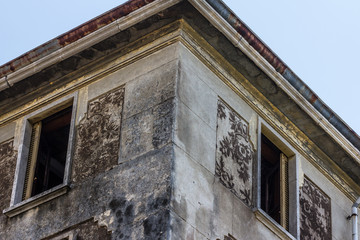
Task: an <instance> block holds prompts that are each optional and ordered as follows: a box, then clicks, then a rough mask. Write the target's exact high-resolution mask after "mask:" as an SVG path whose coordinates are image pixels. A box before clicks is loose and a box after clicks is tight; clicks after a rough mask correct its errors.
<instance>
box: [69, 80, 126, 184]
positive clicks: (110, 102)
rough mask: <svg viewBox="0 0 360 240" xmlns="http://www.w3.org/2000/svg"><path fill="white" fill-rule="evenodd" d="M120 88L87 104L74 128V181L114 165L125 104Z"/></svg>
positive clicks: (117, 153)
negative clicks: (75, 139)
mask: <svg viewBox="0 0 360 240" xmlns="http://www.w3.org/2000/svg"><path fill="white" fill-rule="evenodd" d="M124 92H125V89H124V88H123V87H121V88H117V89H114V90H112V91H110V92H108V93H105V94H103V95H101V96H99V97H98V98H96V99H93V100H91V101H89V103H88V112H87V113H86V116H85V118H83V119H82V121H81V122H80V124H79V126H78V128H77V143H76V150H75V157H74V167H73V168H74V169H73V179H74V181H78V180H80V179H84V178H87V177H89V176H94V175H95V174H97V173H100V172H104V171H105V170H106V169H109V168H111V167H112V166H114V165H116V164H117V160H118V155H119V146H120V126H121V118H122V109H123V103H124Z"/></svg>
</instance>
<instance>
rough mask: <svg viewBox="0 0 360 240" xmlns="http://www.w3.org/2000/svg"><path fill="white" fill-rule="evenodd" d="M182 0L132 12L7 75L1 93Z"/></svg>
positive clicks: (161, 1) (160, 0) (169, 0)
mask: <svg viewBox="0 0 360 240" xmlns="http://www.w3.org/2000/svg"><path fill="white" fill-rule="evenodd" d="M181 1H182V0H158V1H154V2H152V3H149V4H147V5H145V6H143V7H141V8H139V9H138V10H135V11H134V12H131V13H130V14H129V15H127V16H124V17H122V18H120V19H117V20H115V21H114V22H112V23H110V24H108V25H106V26H104V27H102V28H100V29H98V30H96V31H95V32H93V33H91V34H89V35H87V36H85V37H83V38H80V39H79V40H77V41H76V42H73V43H71V44H69V45H67V46H65V47H63V48H60V49H59V50H57V51H55V52H53V53H50V54H49V55H47V56H45V57H43V58H41V59H39V60H37V61H35V62H33V63H31V64H29V65H27V66H25V67H23V68H20V69H19V70H17V71H15V72H13V73H10V74H8V75H6V76H5V77H2V78H0V92H1V91H2V90H4V89H6V88H9V86H10V87H11V86H13V85H14V84H15V83H17V82H19V81H22V80H23V79H25V78H27V77H29V76H31V75H33V74H35V73H38V72H40V71H41V70H43V69H45V68H46V67H49V66H51V65H53V64H56V63H58V62H61V61H63V60H65V59H67V58H68V57H71V56H73V55H74V54H77V53H79V52H81V51H82V50H85V49H86V48H88V47H90V46H93V45H94V44H96V43H99V42H101V41H103V40H105V39H107V38H109V37H111V36H113V35H115V34H116V33H119V32H121V31H123V30H125V29H127V28H129V27H131V26H133V25H135V24H136V23H139V22H140V21H142V20H144V19H146V18H148V17H150V16H152V15H154V14H156V13H158V12H161V11H163V10H165V9H167V8H169V7H171V6H173V5H175V4H177V3H179V2H181Z"/></svg>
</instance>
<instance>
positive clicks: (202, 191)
mask: <svg viewBox="0 0 360 240" xmlns="http://www.w3.org/2000/svg"><path fill="white" fill-rule="evenodd" d="M181 9H182V10H186V11H183V12H184V16H185V18H186V19H187V20H189V22H191V23H192V25H193V26H194V27H195V28H196V30H197V31H198V32H200V33H202V34H204V37H205V38H206V40H208V41H209V42H210V43H211V44H212V45H213V46H214V47H216V48H217V49H218V50H219V51H220V52H221V53H222V54H223V55H224V56H226V57H227V58H228V59H229V61H230V62H231V63H232V64H234V66H236V67H238V68H237V69H238V70H239V71H241V72H242V73H243V74H244V75H245V76H246V77H248V78H251V81H252V82H254V85H256V86H257V87H258V88H259V89H262V90H261V92H263V93H265V94H266V96H271V97H274V98H275V99H274V101H275V103H277V104H280V103H279V102H277V101H280V100H284V98H283V97H284V95H283V93H282V92H281V91H280V90H279V89H278V87H277V86H276V85H274V84H273V83H272V82H271V81H269V79H268V78H266V79H263V77H264V73H262V72H260V71H259V69H258V68H256V67H255V66H254V64H253V63H252V62H251V61H249V59H248V58H246V57H245V56H244V55H243V54H242V53H241V52H239V50H237V49H234V48H233V46H230V45H229V42H228V41H227V40H226V39H225V38H224V37H223V36H222V35H221V34H219V32H217V30H215V28H214V27H212V26H211V25H210V24H208V23H207V22H206V21H205V20H204V19H203V18H201V17H199V16H197V15H198V14H197V12H196V11H194V9H193V8H192V7H190V6H189V4H188V3H184V4H183V5H182V6H181ZM178 10H179V9H175V10H174V8H172V9H170V10H167V11H165V12H163V13H161V14H159V15H156V16H154V17H152V18H151V20H149V21H146V22H145V23H144V24H142V25H141V24H140V25H137V26H136V27H134V28H131V29H130V30H129V31H124V32H123V33H122V34H125V35H121V36H120V35H118V36H117V37H114V38H112V39H110V41H107V42H103V44H99V45H96V46H94V47H93V48H91V49H89V51H87V52H83V53H81V54H82V55H81V59H80V60H81V61H82V62H80V63H79V62H77V61H75V60H76V57H77V56H75V58H73V59H72V60H70V59H69V61H68V62H64V63H63V64H61V65H60V66H58V67H59V70H61V74H68V73H72V71H73V69H74V68H76V67H81V66H83V64H85V62H86V61H87V60H86V59H88V60H89V61H90V60H94V59H96V58H99V59H100V60H101V59H103V58H102V57H103V56H106V55H107V54H108V56H109V59H107V60H106V61H108V64H109V65H106V67H109V68H110V67H112V65H111V63H109V62H111V61H112V60H114V61H115V59H116V61H122V60H123V59H122V56H123V55H124V54H126V53H129V52H130V51H133V50H135V49H137V50H138V49H141V47H143V46H144V45H145V44H146V43H149V42H151V41H152V40H154V39H155V37H153V36H151V37H149V38H148V39H144V42H142V43H137V44H135V46H127V47H124V46H126V43H129V42H132V41H134V40H136V39H139V37H141V36H143V35H144V34H146V33H149V32H151V31H153V30H154V29H157V28H158V27H159V26H161V25H163V24H164V23H167V22H169V21H173V20H174V17H173V16H172V15H171V14H174V13H176V12H177V11H178ZM172 11H174V12H172ZM175 18H178V17H175ZM159 21H160V22H159ZM197 24H199V26H197ZM117 41H118V44H119V45H117V43H116V42H117ZM221 46H224V48H223V49H219V47H221ZM121 47H124V49H122V48H121ZM165 49H167V50H169V51H165ZM118 50H119V51H118ZM112 51H115V52H116V53H117V54H114V55H116V56H114V55H112V54H111V53H112ZM139 51H140V50H139ZM83 58H84V59H83ZM72 61H73V62H72ZM84 61H85V62H84ZM72 63H74V65H73V66H72V65H71V64H72ZM95 63H99V62H94V65H91V64H90V65H88V66H87V67H89V68H86V69H79V71H78V72H76V73H74V74H73V75H72V74H69V75H67V76H66V77H65V78H64V79H63V80H64V82H63V83H64V84H65V83H69V82H70V81H71V79H72V78H76V77H78V76H81V75H82V74H84V73H86V74H88V72H89V71H91V69H92V68H91V67H94V69H98V68H101V67H104V65H101V64H99V65H98V66H97V65H96V64H95ZM142 66H145V67H142ZM57 69H58V68H52V69H48V70H46V72H43V73H42V75H36V76H34V77H33V78H32V79H30V80H31V81H34V82H32V85H31V88H32V89H29V91H34V92H33V93H32V94H33V95H31V94H30V93H29V92H26V93H25V95H24V97H23V98H22V99H20V100H19V102H17V104H19V103H20V102H24V101H28V100H29V101H30V100H34V99H35V98H36V97H38V98H39V99H41V97H42V96H44V95H43V94H42V93H41V94H40V93H39V91H41V90H43V89H44V88H46V86H47V84H48V83H46V84H44V83H40V82H38V83H37V82H35V80H36V79H35V78H36V77H41V79H42V81H43V80H44V79H46V77H49V76H50V77H51V78H49V79H48V81H52V80H57V82H54V86H59V85H61V84H60V81H59V79H60V78H59V73H57V72H56V70H57ZM89 69H90V70H89ZM219 69H221V68H219ZM47 71H50V72H47ZM61 74H60V75H61ZM39 81H40V80H39ZM37 84H39V85H37ZM42 84H44V85H42ZM36 86H41V88H39V90H34V88H35V87H36ZM119 87H122V88H119ZM119 89H124V92H122V90H121V91H120V92H117V91H118V90H119ZM52 90H54V88H49V89H47V91H52ZM79 92H80V94H79V95H80V96H81V97H82V98H83V99H80V100H79V102H78V104H79V105H80V106H78V107H79V108H78V109H81V110H79V112H78V115H79V116H77V134H78V135H77V136H78V137H77V139H76V141H77V142H76V143H75V146H77V150H76V151H78V152H77V153H76V154H75V157H74V159H73V171H74V172H73V174H72V177H73V178H72V183H71V189H70V191H69V192H68V193H67V194H65V195H63V196H61V197H59V198H56V199H54V200H52V201H50V202H47V203H45V204H42V205H40V206H38V207H36V208H33V209H31V210H29V211H27V212H24V213H22V214H20V215H17V216H15V217H13V218H7V217H5V216H4V215H2V216H1V218H0V239H10V240H11V239H41V238H47V239H51V238H53V237H56V236H58V234H59V232H62V231H64V230H65V231H71V230H76V229H78V228H80V230H79V231H80V232H79V234H80V233H81V234H80V235H79V237H82V235H85V234H87V232H88V231H93V230H94V234H95V235H94V238H97V237H101V238H104V239H106V238H108V237H109V235H110V237H111V239H217V238H219V239H224V236H229V234H231V235H232V236H234V238H236V239H248V240H252V239H280V237H279V236H277V235H276V234H275V233H274V232H273V231H271V230H270V227H269V226H267V225H266V224H265V223H262V222H260V221H259V220H258V219H256V217H255V215H254V213H253V211H252V209H251V207H252V206H253V204H254V202H252V201H253V199H248V200H247V204H245V203H244V202H243V201H242V200H241V199H239V194H236V193H234V191H233V192H232V191H231V190H230V189H229V188H226V187H225V186H224V184H223V183H221V182H220V178H219V176H221V174H218V175H216V171H215V170H216V147H217V146H216V143H217V139H216V137H217V136H216V133H217V129H216V124H217V107H218V105H217V103H218V101H219V99H221V101H223V102H225V103H226V104H227V105H228V106H229V109H232V110H233V111H234V112H236V114H237V115H238V116H239V118H241V119H243V120H244V121H245V122H247V123H248V135H247V137H248V139H249V141H251V142H252V143H253V145H254V147H253V149H252V150H253V151H254V153H255V150H256V149H258V146H256V143H257V138H258V131H260V130H259V129H258V125H257V124H258V121H257V118H258V115H257V114H256V112H255V111H254V110H253V109H252V108H251V107H250V106H249V105H248V104H246V103H245V101H244V100H243V99H241V98H240V97H239V96H238V95H237V94H236V93H235V92H234V91H233V90H232V89H230V88H229V87H228V86H227V85H226V84H225V83H224V82H223V81H222V80H221V79H219V78H218V77H217V76H216V75H215V74H214V73H213V72H212V71H211V70H210V69H209V68H208V66H206V65H205V64H204V63H203V62H201V61H200V60H199V59H197V57H196V56H194V55H193V54H192V53H191V52H190V51H188V50H187V49H186V48H185V47H184V45H182V43H176V44H173V45H170V46H167V47H165V48H164V49H163V50H160V51H159V52H156V53H152V54H150V55H147V56H145V57H144V58H142V59H141V60H139V61H138V62H134V63H130V65H127V66H125V67H123V68H122V69H120V70H118V71H115V72H114V73H112V74H109V75H107V76H103V77H99V79H97V80H96V82H93V83H91V84H90V85H85V86H81V88H80V89H79ZM117 93H119V95H118V94H117ZM120 93H121V94H120ZM44 94H45V93H44ZM113 94H114V95H116V96H122V97H119V98H115V99H118V100H116V101H113V100H112V97H111V96H112V95H113ZM107 96H110V99H109V100H106V99H107ZM103 97H104V98H103ZM11 99H12V98H11ZM11 99H9V100H6V101H5V102H8V101H11ZM269 99H270V100H272V98H270V97H269ZM0 101H1V99H0ZM286 101H288V99H286ZM103 102H104V103H105V104H104V105H103ZM88 104H89V105H88ZM98 104H99V105H100V106H102V107H101V108H97V107H96V106H97V105H98ZM15 106H16V104H15V105H14V108H15ZM290 106H292V105H290ZM121 109H122V111H121ZM284 109H285V106H284ZM284 109H282V110H284ZM294 109H296V108H294ZM285 110H286V109H285ZM285 110H284V112H285ZM290 110H291V109H290ZM290 110H287V111H290ZM291 111H292V110H291ZM121 112H122V114H120V113H121ZM85 113H86V115H85ZM93 113H96V114H97V113H101V114H100V115H101V117H100V118H98V116H97V115H96V114H95V115H94V114H93ZM286 113H288V112H286ZM87 116H89V117H90V118H88V117H87ZM292 116H294V115H292ZM299 116H300V117H303V115H302V113H301V114H300V115H299ZM92 118H93V120H92ZM106 119H111V120H112V121H109V122H108V123H109V124H105V125H103V126H102V125H101V124H98V123H99V122H100V123H101V122H103V121H105V120H106ZM105 122H106V121H105ZM110 123H111V124H110ZM109 127H110V131H105V129H106V130H107V129H108V128H109ZM92 129H95V131H90V130H92ZM118 130H120V134H118ZM108 133H111V134H110V135H109V134H108ZM93 134H94V135H93ZM314 135H315V133H314ZM88 139H89V140H93V141H92V143H91V144H88V143H87V140H88ZM81 149H82V151H84V152H83V153H81V154H80V151H81ZM6 152H7V151H6ZM12 154H15V153H11V154H10V155H12ZM85 156H86V157H85ZM116 160H117V161H116ZM0 161H1V159H0ZM303 161H306V160H305V159H303ZM85 162H86V163H87V164H84V163H85ZM306 162H307V161H306ZM307 163H308V162H307ZM308 164H309V163H308ZM11 168H14V166H9V167H8V169H10V172H9V173H5V178H7V179H10V180H7V181H10V182H11V181H12V180H11V179H12V178H13V176H12V175H11V174H12V171H13V170H11ZM249 169H250V167H249ZM304 169H305V168H304ZM306 169H307V170H304V172H305V171H306V175H307V176H309V177H310V178H311V179H312V177H314V178H315V179H317V180H319V182H316V184H317V185H318V186H319V187H320V188H321V189H322V190H324V189H326V188H329V189H331V191H334V194H328V193H327V194H328V195H329V197H330V199H331V201H332V204H331V207H332V210H331V212H332V214H333V215H334V216H333V217H335V218H337V219H338V220H337V221H338V222H335V223H334V221H333V226H332V229H338V228H337V227H334V224H338V226H344V227H346V229H347V230H348V229H349V226H348V225H347V223H348V222H346V220H345V218H344V216H343V215H345V214H346V211H347V210H346V209H347V207H348V206H351V202H350V203H349V201H348V199H347V198H346V197H345V196H344V195H343V194H342V193H341V192H340V191H339V190H338V189H336V187H335V186H334V185H332V184H331V183H329V182H327V180H326V178H325V177H324V176H322V175H321V173H318V172H317V173H316V172H315V171H313V170H311V168H310V167H309V168H306ZM309 169H310V170H309ZM249 172H250V173H251V172H252V171H250V170H249ZM254 172H255V171H254ZM7 174H8V175H7ZM251 174H252V173H251ZM250 179H251V181H248V182H246V184H244V186H246V188H247V189H252V188H251V187H248V186H253V184H254V180H255V179H256V176H254V175H251V176H249V180H250ZM324 179H325V180H324ZM5 180H6V179H5ZM241 180H242V179H238V182H240V181H241ZM324 182H325V183H324ZM239 185H241V184H239ZM5 186H6V185H5V184H4V185H3V186H2V187H4V189H5ZM239 189H240V188H239ZM335 193H336V194H335ZM240 197H241V196H240ZM8 198H9V196H8ZM4 199H5V202H4V203H5V204H4V208H5V207H8V203H9V201H10V200H9V199H6V197H5V198H4ZM338 200H340V201H339V202H337V201H338ZM249 202H252V203H249ZM333 202H337V203H336V204H333ZM334 207H339V209H336V210H334V209H333V208H334ZM49 219H51V222H50V221H49ZM343 232H344V231H341V232H340V230H339V232H338V233H335V234H333V236H332V238H333V239H335V240H340V239H341V233H343ZM108 233H109V235H108ZM225 239H227V238H225Z"/></svg>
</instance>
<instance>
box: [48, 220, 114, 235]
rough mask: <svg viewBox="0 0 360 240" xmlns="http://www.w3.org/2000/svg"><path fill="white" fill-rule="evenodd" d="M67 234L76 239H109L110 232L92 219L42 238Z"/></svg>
mask: <svg viewBox="0 0 360 240" xmlns="http://www.w3.org/2000/svg"><path fill="white" fill-rule="evenodd" d="M68 236H72V237H76V239H77V240H86V239H94V240H111V233H109V232H108V231H107V230H106V228H105V227H99V226H98V225H97V223H96V222H94V220H93V219H90V220H88V221H86V222H83V223H80V224H78V225H76V226H73V227H72V228H69V229H66V230H64V231H62V232H61V233H60V234H55V235H54V236H51V237H46V238H43V240H53V239H67V238H66V237H68Z"/></svg>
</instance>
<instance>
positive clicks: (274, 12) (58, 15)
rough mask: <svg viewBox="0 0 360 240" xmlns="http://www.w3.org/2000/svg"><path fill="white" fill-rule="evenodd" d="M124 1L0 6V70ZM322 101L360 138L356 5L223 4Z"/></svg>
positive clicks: (261, 0)
mask: <svg viewBox="0 0 360 240" xmlns="http://www.w3.org/2000/svg"><path fill="white" fill-rule="evenodd" d="M123 2H125V1H115V0H105V1H89V0H86V1H85V0H73V1H69V0H63V1H61V2H56V1H49V0H32V1H25V0H12V1H2V2H1V3H0V9H1V14H0V29H2V34H1V35H0V65H2V64H4V63H6V62H8V61H10V60H12V59H14V58H16V57H18V56H19V55H21V54H23V53H25V52H27V51H29V50H31V49H32V48H34V47H37V46H38V45H40V44H42V43H45V42H46V41H48V40H50V39H52V38H54V37H56V36H58V35H60V34H62V33H64V32H66V31H68V30H70V29H72V28H74V27H76V26H78V25H80V24H82V23H84V22H85V21H87V20H89V19H91V18H93V17H95V16H97V15H99V14H101V13H103V12H105V11H107V10H110V9H111V8H113V7H116V6H118V5H120V4H121V3H123ZM225 3H226V4H228V6H229V7H230V8H231V9H232V10H233V11H234V12H235V13H236V14H237V15H238V17H239V18H240V19H242V20H243V21H244V22H245V23H246V24H247V25H248V26H249V27H250V28H251V29H252V30H253V31H254V32H255V33H256V34H257V35H258V36H259V37H260V38H261V39H262V40H263V41H264V42H265V43H266V44H267V45H268V46H269V47H270V48H271V49H272V50H273V51H274V52H275V53H276V54H277V55H278V56H279V57H280V58H281V59H282V60H283V61H284V62H285V63H286V64H287V65H288V66H289V67H290V68H291V69H292V70H293V71H294V72H295V73H296V74H297V75H298V76H299V77H300V78H301V79H302V80H303V81H304V82H305V83H306V84H308V85H309V86H310V87H311V88H312V89H313V90H314V91H315V92H316V93H317V94H318V95H319V96H320V98H321V99H323V101H324V102H325V103H326V104H327V105H329V106H330V107H331V108H332V109H333V110H334V111H335V112H336V113H337V114H338V115H339V116H340V117H341V118H343V119H344V120H345V122H347V123H348V124H349V125H350V127H352V128H353V129H354V130H355V131H356V132H357V133H360V120H359V119H360V111H359V109H360V107H359V104H360V75H359V74H358V71H357V70H358V69H360V61H359V58H358V56H360V44H359V42H360V26H359V25H360V1H358V0H342V1H338V0H316V1H314V0H301V1H300V0H298V1H295V0H292V1H289V0H272V1H265V0H251V1H249V0H246V1H244V0H225Z"/></svg>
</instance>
